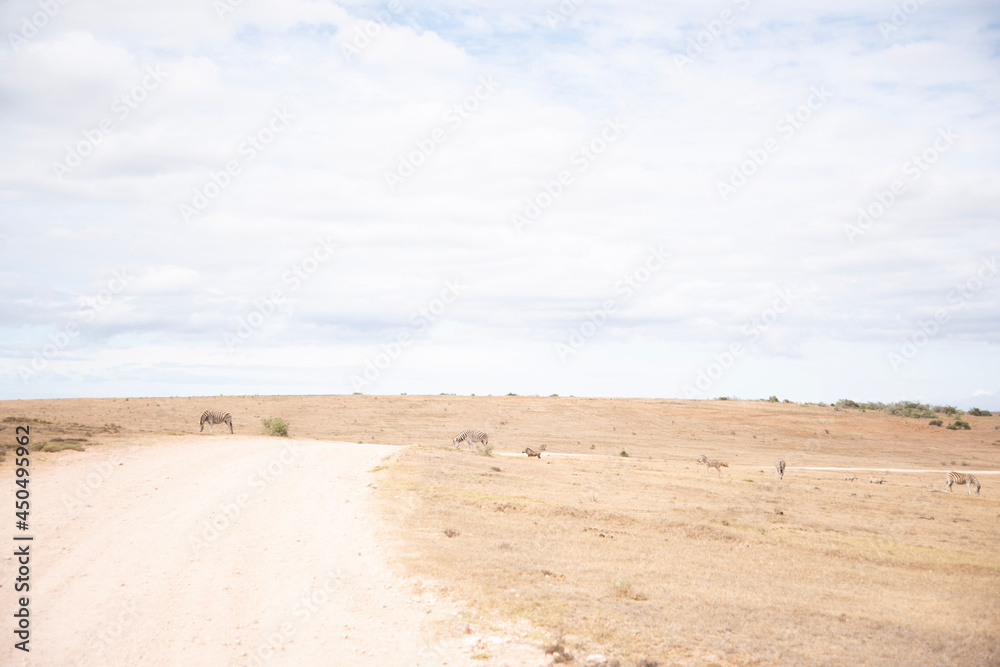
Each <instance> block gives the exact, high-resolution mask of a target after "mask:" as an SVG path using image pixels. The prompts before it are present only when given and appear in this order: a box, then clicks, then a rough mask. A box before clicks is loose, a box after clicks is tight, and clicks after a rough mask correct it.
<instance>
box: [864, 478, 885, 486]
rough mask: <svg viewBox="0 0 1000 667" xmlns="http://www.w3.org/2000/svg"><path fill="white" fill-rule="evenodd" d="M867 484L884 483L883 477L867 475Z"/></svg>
mask: <svg viewBox="0 0 1000 667" xmlns="http://www.w3.org/2000/svg"><path fill="white" fill-rule="evenodd" d="M868 483H869V484H885V477H869V478H868Z"/></svg>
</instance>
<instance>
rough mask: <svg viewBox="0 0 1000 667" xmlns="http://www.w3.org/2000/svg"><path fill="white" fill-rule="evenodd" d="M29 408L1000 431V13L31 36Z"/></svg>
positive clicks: (15, 18)
mask: <svg viewBox="0 0 1000 667" xmlns="http://www.w3.org/2000/svg"><path fill="white" fill-rule="evenodd" d="M0 35H2V36H3V43H2V44H0V142H2V144H0V145H2V146H3V150H2V152H0V302H2V307H0V398H2V399H16V398H60V397H105V396H186V395H220V394H223V395H231V394H239V395H244V394H343V393H352V392H361V393H365V394H399V393H404V392H405V393H409V394H439V393H456V394H460V395H463V394H464V395H467V394H477V395H486V394H491V395H505V394H507V393H516V394H520V395H534V394H537V395H543V396H548V395H550V394H559V395H564V396H565V395H576V396H626V397H627V396H641V397H662V398H704V399H708V398H716V397H721V396H727V397H737V398H747V399H757V398H767V397H768V396H771V395H775V396H778V397H779V398H781V399H789V400H792V401H796V402H801V401H812V402H819V401H823V402H833V401H836V400H838V399H840V398H852V399H854V400H859V401H860V400H864V401H885V402H889V401H897V400H917V401H922V402H929V403H933V404H948V405H956V406H958V407H961V408H964V409H968V408H969V407H973V406H975V407H980V408H982V409H1000V345H998V344H1000V279H998V274H1000V267H998V265H997V261H998V255H1000V228H998V218H1000V159H998V158H1000V126H998V120H1000V112H998V110H1000V58H998V56H1000V6H998V5H997V4H996V3H993V2H985V1H969V2H946V1H940V2H937V1H933V0H926V1H923V2H921V1H919V0H907V1H906V2H869V1H868V0H864V1H862V0H844V2H840V3H801V2H792V1H791V0H771V1H766V0H723V1H720V2H673V3H662V4H654V3H648V2H634V1H631V0H625V1H624V2H621V1H616V2H599V1H597V0H563V2H555V1H552V2H525V1H520V0H512V1H510V2H503V3H492V2H484V1H479V0H471V1H465V2H460V3H459V2H452V1H450V0H449V1H445V2H430V3H420V4H417V3H411V2H408V0H390V1H389V2H362V1H354V0H349V1H347V2H340V3H334V2H325V1H315V2H310V1H306V0H292V1H285V2H272V1H269V0H198V1H197V2H191V1H185V0H180V1H177V0H173V1H171V2H164V1H156V0H154V1H150V2H143V3H139V4H136V3H126V2H123V1H121V0H105V1H101V2H96V3H94V2H89V3H84V2H75V1H70V0H30V1H29V0H25V1H22V0H9V1H8V2H5V3H3V5H2V6H0Z"/></svg>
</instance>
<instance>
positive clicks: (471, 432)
mask: <svg viewBox="0 0 1000 667" xmlns="http://www.w3.org/2000/svg"><path fill="white" fill-rule="evenodd" d="M463 440H465V441H466V442H467V443H469V449H472V443H474V442H481V443H483V447H485V446H486V445H488V444H489V442H490V436H489V434H488V433H487V432H486V431H477V430H476V429H471V428H470V429H467V430H465V431H462V432H461V433H459V434H458V435H456V436H455V439H454V440H453V441H452V442H454V443H455V449H458V443H460V442H462V441H463Z"/></svg>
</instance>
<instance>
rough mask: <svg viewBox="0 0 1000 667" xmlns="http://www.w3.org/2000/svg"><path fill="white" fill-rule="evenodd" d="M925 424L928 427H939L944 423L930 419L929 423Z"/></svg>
mask: <svg viewBox="0 0 1000 667" xmlns="http://www.w3.org/2000/svg"><path fill="white" fill-rule="evenodd" d="M927 424H928V425H929V426H941V425H942V424H944V422H943V421H941V420H940V419H932V420H930V421H929V422H927Z"/></svg>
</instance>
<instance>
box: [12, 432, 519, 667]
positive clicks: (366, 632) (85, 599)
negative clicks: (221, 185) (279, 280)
mask: <svg viewBox="0 0 1000 667" xmlns="http://www.w3.org/2000/svg"><path fill="white" fill-rule="evenodd" d="M395 449H396V448H394V447H389V446H383V445H357V444H346V443H333V442H317V441H300V442H297V441H291V440H288V439H283V438H245V437H239V436H236V437H234V436H228V435H226V436H219V435H218V434H216V435H215V436H203V437H188V438H175V439H172V440H169V441H166V442H163V443H157V444H156V445H152V446H150V445H145V446H143V445H134V446H128V447H119V448H108V449H104V448H102V449H93V450H90V451H87V452H84V453H77V452H64V453H61V454H58V455H43V454H36V455H35V456H36V458H38V459H39V460H36V461H34V462H33V465H32V471H33V472H34V475H33V476H32V480H31V485H32V486H31V491H32V508H31V510H32V515H31V520H32V522H33V523H32V529H33V530H32V531H31V533H33V534H34V537H35V539H34V541H33V542H31V543H30V544H31V547H30V549H31V577H32V579H31V592H30V599H31V602H30V613H31V633H32V634H31V643H30V648H31V651H30V653H29V654H25V653H23V652H22V651H19V650H16V649H14V648H13V643H14V642H13V641H7V640H5V641H4V642H3V645H2V647H0V664H4V665H60V666H64V665H103V664H111V665H139V664H142V665H181V664H183V665H262V664H273V665H342V664H351V665H400V666H402V665H406V666H407V667H409V666H412V665H434V666H435V667H436V666H438V665H442V664H450V665H461V664H483V663H482V661H481V660H480V661H478V662H475V663H472V662H468V660H469V658H468V656H469V655H470V654H471V653H472V652H473V651H474V650H475V649H476V646H475V645H474V643H473V642H472V641H471V640H470V638H469V637H468V636H463V637H452V638H448V639H443V640H442V639H436V638H434V635H433V634H432V633H431V631H430V629H429V628H428V625H429V624H430V623H432V622H433V621H435V620H440V619H443V618H448V617H449V616H450V615H452V614H454V613H455V609H456V608H455V607H454V605H450V604H447V603H445V602H442V601H436V600H433V599H431V598H430V597H429V594H423V595H418V594H417V593H416V590H415V589H414V587H413V586H412V585H409V584H407V583H405V582H403V581H401V580H398V579H396V578H394V577H393V576H392V575H391V574H390V573H389V572H388V571H387V569H386V567H385V566H384V564H383V560H382V558H381V553H380V551H379V547H378V546H377V544H376V542H375V539H374V538H373V533H372V530H371V526H370V525H369V518H368V517H367V516H366V497H367V491H368V489H367V485H368V484H369V483H370V482H371V481H372V479H373V475H372V474H371V473H369V472H368V471H369V470H370V469H371V468H373V467H374V466H377V465H378V464H379V462H380V460H381V459H382V458H384V457H385V456H387V455H389V454H391V453H392V452H394V451H395ZM41 457H47V458H45V459H44V460H42V458H41ZM4 477H5V479H4V481H3V488H4V496H3V497H5V498H6V497H13V475H12V474H11V475H6V474H5V475H4ZM8 487H10V488H8ZM11 512H13V510H11ZM7 539H9V538H7ZM3 551H4V556H3V560H2V561H0V562H2V566H3V567H2V570H3V572H4V576H3V580H2V584H3V588H2V589H0V590H2V594H3V598H2V604H0V608H2V609H3V610H5V613H4V617H5V618H7V619H8V620H7V621H6V622H5V623H4V628H3V630H4V635H7V636H9V635H10V631H11V630H12V629H13V625H12V621H11V620H10V618H11V617H10V616H9V615H8V614H7V613H6V610H10V609H14V608H15V607H14V604H15V602H14V593H13V591H12V585H13V583H12V582H13V580H14V576H15V575H14V574H13V572H14V571H15V567H16V563H15V562H14V560H12V558H11V555H10V554H11V553H12V552H13V549H6V548H5V549H4V550H3ZM486 639H487V638H482V641H485V640H486ZM493 641H495V642H501V641H502V640H500V639H496V638H494V639H493ZM525 648H527V647H525ZM495 653H496V652H494V654H495ZM490 664H496V663H493V662H491V663H490Z"/></svg>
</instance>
